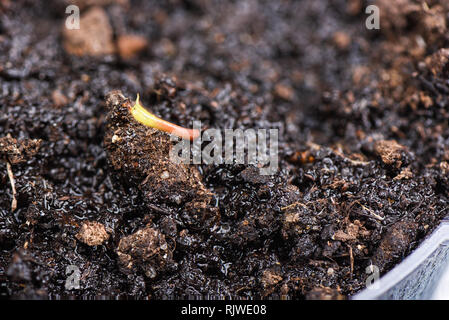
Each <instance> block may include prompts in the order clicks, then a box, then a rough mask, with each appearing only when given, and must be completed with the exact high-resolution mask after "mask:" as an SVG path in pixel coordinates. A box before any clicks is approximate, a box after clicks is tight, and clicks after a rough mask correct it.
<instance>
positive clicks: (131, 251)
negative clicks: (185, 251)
mask: <svg viewBox="0 0 449 320" xmlns="http://www.w3.org/2000/svg"><path fill="white" fill-rule="evenodd" d="M117 254H118V257H119V262H120V267H121V268H122V270H123V271H124V272H125V273H130V272H132V271H134V272H135V271H139V270H141V271H143V273H144V274H145V276H146V277H148V278H150V279H152V278H155V277H156V276H157V275H158V274H160V273H161V272H163V271H164V270H165V269H166V267H167V265H168V264H172V263H173V261H172V253H171V251H170V248H169V246H168V244H167V242H166V240H165V236H164V235H163V234H162V233H160V232H159V231H158V230H156V229H153V228H151V227H150V226H146V227H145V228H143V229H141V230H139V231H137V232H135V233H133V234H132V235H130V236H127V237H123V238H122V239H120V242H119V245H118V247H117Z"/></svg>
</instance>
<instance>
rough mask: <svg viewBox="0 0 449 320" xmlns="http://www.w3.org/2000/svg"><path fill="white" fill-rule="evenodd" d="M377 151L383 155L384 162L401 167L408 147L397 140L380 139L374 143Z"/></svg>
mask: <svg viewBox="0 0 449 320" xmlns="http://www.w3.org/2000/svg"><path fill="white" fill-rule="evenodd" d="M374 148H375V151H376V153H377V154H378V155H379V156H380V157H381V159H382V162H383V163H385V164H387V165H392V166H395V167H396V168H400V167H401V166H402V163H403V161H404V159H405V152H406V148H405V147H404V146H402V145H400V144H399V143H397V142H396V141H395V140H380V141H376V143H375V145H374Z"/></svg>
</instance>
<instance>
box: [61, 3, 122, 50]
mask: <svg viewBox="0 0 449 320" xmlns="http://www.w3.org/2000/svg"><path fill="white" fill-rule="evenodd" d="M63 36H64V48H65V50H66V51H67V52H68V53H69V54H73V55H76V56H84V55H88V56H103V55H107V54H112V53H114V52H115V45H114V42H113V30H112V27H111V24H110V23H109V18H108V16H107V14H106V12H105V11H104V9H102V8H101V7H92V8H90V9H89V10H88V11H86V12H85V13H83V14H82V15H81V19H80V29H68V28H66V27H65V25H64V26H63Z"/></svg>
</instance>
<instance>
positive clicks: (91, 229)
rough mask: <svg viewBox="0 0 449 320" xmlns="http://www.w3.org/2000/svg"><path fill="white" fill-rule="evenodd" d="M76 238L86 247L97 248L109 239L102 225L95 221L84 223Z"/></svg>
mask: <svg viewBox="0 0 449 320" xmlns="http://www.w3.org/2000/svg"><path fill="white" fill-rule="evenodd" d="M76 238H77V239H78V240H79V241H81V242H84V243H85V244H87V245H88V246H99V245H101V244H103V242H105V241H106V240H108V239H109V234H108V233H107V231H106V229H105V227H104V225H103V224H101V223H99V222H96V221H86V222H83V224H82V225H81V229H80V231H79V232H78V234H77V235H76Z"/></svg>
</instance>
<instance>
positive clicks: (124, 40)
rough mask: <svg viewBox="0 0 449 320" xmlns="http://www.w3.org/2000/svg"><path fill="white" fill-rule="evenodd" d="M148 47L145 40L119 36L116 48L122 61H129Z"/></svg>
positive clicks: (137, 37) (136, 37)
mask: <svg viewBox="0 0 449 320" xmlns="http://www.w3.org/2000/svg"><path fill="white" fill-rule="evenodd" d="M147 46H148V41H147V39H146V38H144V37H142V36H137V35H121V36H119V37H118V39H117V47H118V52H119V54H120V57H122V59H125V60H127V59H131V58H133V57H135V56H136V55H137V54H138V53H139V52H140V51H142V50H143V49H145V48H146V47H147Z"/></svg>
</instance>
